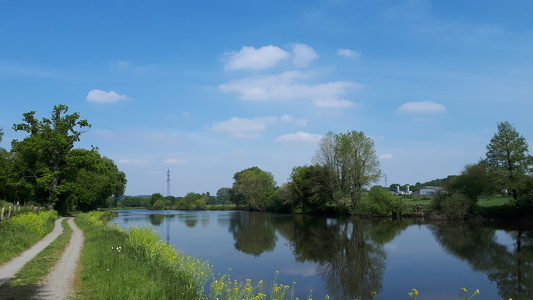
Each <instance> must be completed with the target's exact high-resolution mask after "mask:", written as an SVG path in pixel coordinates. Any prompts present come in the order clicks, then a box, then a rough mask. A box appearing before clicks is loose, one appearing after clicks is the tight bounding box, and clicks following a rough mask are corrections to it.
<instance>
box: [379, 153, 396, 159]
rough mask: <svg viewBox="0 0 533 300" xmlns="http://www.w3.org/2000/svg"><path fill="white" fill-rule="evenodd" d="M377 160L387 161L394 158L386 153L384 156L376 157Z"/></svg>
mask: <svg viewBox="0 0 533 300" xmlns="http://www.w3.org/2000/svg"><path fill="white" fill-rule="evenodd" d="M378 158H379V159H381V160H388V159H393V158H394V156H392V154H390V153H386V154H382V155H378Z"/></svg>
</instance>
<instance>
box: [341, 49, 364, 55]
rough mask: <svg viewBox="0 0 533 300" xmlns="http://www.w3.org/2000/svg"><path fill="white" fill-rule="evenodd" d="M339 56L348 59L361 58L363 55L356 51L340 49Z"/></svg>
mask: <svg viewBox="0 0 533 300" xmlns="http://www.w3.org/2000/svg"><path fill="white" fill-rule="evenodd" d="M337 54H338V55H342V56H346V57H359V56H361V53H360V52H358V51H355V50H350V49H339V50H337Z"/></svg>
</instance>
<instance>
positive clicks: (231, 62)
mask: <svg viewBox="0 0 533 300" xmlns="http://www.w3.org/2000/svg"><path fill="white" fill-rule="evenodd" d="M290 55H291V54H290V53H289V52H287V51H285V50H283V49H281V48H279V47H276V46H272V45H270V46H264V47H261V48H259V49H256V48H254V47H246V46H245V47H242V48H241V50H240V51H239V52H230V53H226V64H225V68H226V69H227V70H260V69H267V68H271V67H274V66H276V65H277V64H278V63H279V62H280V61H282V60H284V59H288V58H289V57H290Z"/></svg>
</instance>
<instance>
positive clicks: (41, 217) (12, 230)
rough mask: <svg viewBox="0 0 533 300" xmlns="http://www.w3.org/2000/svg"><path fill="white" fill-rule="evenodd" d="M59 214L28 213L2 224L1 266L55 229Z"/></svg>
mask: <svg viewBox="0 0 533 300" xmlns="http://www.w3.org/2000/svg"><path fill="white" fill-rule="evenodd" d="M57 218H58V216H57V212H55V211H42V212H40V213H37V214H36V213H33V212H28V213H25V214H20V215H16V216H14V217H12V218H10V219H9V220H6V221H3V222H0V237H2V238H0V264H2V263H4V262H7V261H9V260H10V259H12V258H13V257H15V256H17V255H19V254H20V253H22V252H23V251H24V250H26V249H28V248H30V247H31V246H32V245H33V244H35V243H37V242H38V241H39V240H40V239H42V238H43V237H44V236H45V235H46V234H48V233H50V232H51V231H52V229H54V222H55V220H57Z"/></svg>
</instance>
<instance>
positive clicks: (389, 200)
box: [358, 186, 401, 216]
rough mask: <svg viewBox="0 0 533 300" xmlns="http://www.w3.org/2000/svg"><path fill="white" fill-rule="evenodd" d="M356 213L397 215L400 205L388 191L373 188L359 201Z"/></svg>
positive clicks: (377, 187)
mask: <svg viewBox="0 0 533 300" xmlns="http://www.w3.org/2000/svg"><path fill="white" fill-rule="evenodd" d="M358 212H359V213H360V214H364V215H377V216H390V215H398V214H400V213H401V203H400V201H398V200H397V198H396V197H394V195H392V193H391V192H390V191H389V190H388V189H386V188H382V187H379V186H373V187H372V188H371V189H370V191H368V193H367V195H366V196H365V197H363V199H362V200H361V203H360V204H359V208H358Z"/></svg>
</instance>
